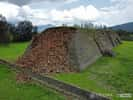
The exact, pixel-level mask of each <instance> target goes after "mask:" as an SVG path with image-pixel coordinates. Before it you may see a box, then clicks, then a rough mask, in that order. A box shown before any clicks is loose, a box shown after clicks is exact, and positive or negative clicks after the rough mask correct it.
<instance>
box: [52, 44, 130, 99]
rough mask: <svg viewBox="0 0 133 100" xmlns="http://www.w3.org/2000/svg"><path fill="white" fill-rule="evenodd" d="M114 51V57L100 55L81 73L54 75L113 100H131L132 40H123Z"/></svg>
mask: <svg viewBox="0 0 133 100" xmlns="http://www.w3.org/2000/svg"><path fill="white" fill-rule="evenodd" d="M114 51H115V52H116V53H117V56H116V57H114V58H111V57H102V58H100V59H99V60H98V61H96V63H94V64H93V65H91V66H89V67H88V68H87V69H86V70H84V71H82V72H81V73H70V74H56V75H55V76H54V77H55V78H56V79H59V80H62V81H64V82H66V83H70V84H73V85H76V86H79V87H81V88H83V89H86V90H89V91H93V92H97V93H100V94H103V95H106V96H108V95H109V96H110V97H111V98H113V100H133V42H123V44H121V45H120V46H118V47H116V48H114ZM120 93H131V95H132V98H120V97H119V94H120Z"/></svg>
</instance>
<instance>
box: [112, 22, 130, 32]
mask: <svg viewBox="0 0 133 100" xmlns="http://www.w3.org/2000/svg"><path fill="white" fill-rule="evenodd" d="M111 28H112V29H114V30H119V29H121V30H124V31H128V32H133V22H130V23H125V24H121V25H116V26H113V27H111Z"/></svg>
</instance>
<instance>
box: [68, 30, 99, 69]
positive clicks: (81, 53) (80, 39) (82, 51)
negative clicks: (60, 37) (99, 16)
mask: <svg viewBox="0 0 133 100" xmlns="http://www.w3.org/2000/svg"><path fill="white" fill-rule="evenodd" d="M72 43H73V45H72V47H73V48H74V50H73V49H70V50H69V51H73V54H71V56H72V55H74V56H75V58H74V59H72V60H71V61H75V60H76V62H75V63H77V64H76V67H77V68H78V69H79V70H83V69H85V68H86V67H87V66H88V65H90V64H92V63H93V62H95V61H96V60H97V59H98V58H99V57H101V53H100V51H99V49H98V47H97V45H96V43H95V41H94V40H93V38H92V37H90V36H89V34H86V33H81V32H80V31H78V32H77V33H76V34H75V35H74V36H73V42H72ZM72 47H71V48H72Z"/></svg>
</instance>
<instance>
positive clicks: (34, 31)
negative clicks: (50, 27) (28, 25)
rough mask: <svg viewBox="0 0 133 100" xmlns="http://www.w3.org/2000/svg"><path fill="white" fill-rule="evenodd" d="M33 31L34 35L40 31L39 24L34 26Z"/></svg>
mask: <svg viewBox="0 0 133 100" xmlns="http://www.w3.org/2000/svg"><path fill="white" fill-rule="evenodd" d="M32 33H33V34H34V35H35V34H37V33H38V27H37V26H34V27H33V29H32Z"/></svg>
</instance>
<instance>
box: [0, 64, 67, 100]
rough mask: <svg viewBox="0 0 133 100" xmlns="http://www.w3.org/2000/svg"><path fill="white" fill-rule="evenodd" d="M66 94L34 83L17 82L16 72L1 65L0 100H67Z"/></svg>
mask: <svg viewBox="0 0 133 100" xmlns="http://www.w3.org/2000/svg"><path fill="white" fill-rule="evenodd" d="M64 98H65V97H64V96H61V95H60V94H58V93H56V92H55V91H52V90H50V89H48V88H45V87H42V86H37V85H35V84H34V83H25V84H22V83H21V84H20V83H17V82H16V73H15V72H13V71H11V70H10V69H8V68H7V66H5V65H0V100H65V99H64Z"/></svg>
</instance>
